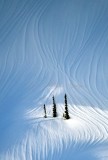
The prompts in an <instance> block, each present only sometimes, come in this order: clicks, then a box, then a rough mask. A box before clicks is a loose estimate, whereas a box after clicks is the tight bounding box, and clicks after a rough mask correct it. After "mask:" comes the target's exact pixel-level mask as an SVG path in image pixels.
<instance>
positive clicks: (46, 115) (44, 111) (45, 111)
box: [44, 104, 47, 118]
mask: <svg viewBox="0 0 108 160" xmlns="http://www.w3.org/2000/svg"><path fill="white" fill-rule="evenodd" d="M44 114H45V115H44V117H45V118H47V115H46V107H45V104H44Z"/></svg>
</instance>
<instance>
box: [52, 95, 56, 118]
mask: <svg viewBox="0 0 108 160" xmlns="http://www.w3.org/2000/svg"><path fill="white" fill-rule="evenodd" d="M52 99H53V117H57V109H56V103H55V98H54V96H53V97H52Z"/></svg>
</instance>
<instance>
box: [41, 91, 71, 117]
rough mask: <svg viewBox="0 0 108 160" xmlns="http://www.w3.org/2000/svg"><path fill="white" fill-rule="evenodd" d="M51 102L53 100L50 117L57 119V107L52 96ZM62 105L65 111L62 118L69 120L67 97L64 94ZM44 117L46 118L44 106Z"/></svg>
mask: <svg viewBox="0 0 108 160" xmlns="http://www.w3.org/2000/svg"><path fill="white" fill-rule="evenodd" d="M52 100H53V108H52V112H53V113H52V116H53V117H57V107H56V102H55V98H54V96H53V97H52ZM64 103H65V111H64V113H63V117H64V118H65V119H70V116H69V111H68V104H67V95H66V94H65V96H64ZM44 117H45V118H47V113H46V106H45V104H44Z"/></svg>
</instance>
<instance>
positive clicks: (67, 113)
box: [64, 94, 70, 119]
mask: <svg viewBox="0 0 108 160" xmlns="http://www.w3.org/2000/svg"><path fill="white" fill-rule="evenodd" d="M64 99H65V113H64V118H66V119H69V118H70V116H69V112H68V105H67V95H66V94H65V96H64Z"/></svg>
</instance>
